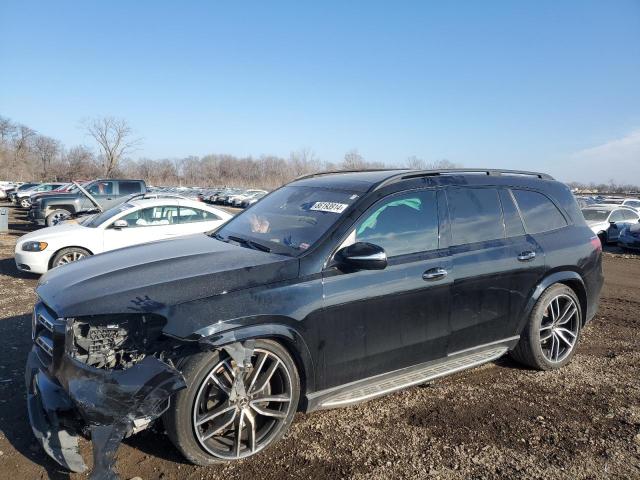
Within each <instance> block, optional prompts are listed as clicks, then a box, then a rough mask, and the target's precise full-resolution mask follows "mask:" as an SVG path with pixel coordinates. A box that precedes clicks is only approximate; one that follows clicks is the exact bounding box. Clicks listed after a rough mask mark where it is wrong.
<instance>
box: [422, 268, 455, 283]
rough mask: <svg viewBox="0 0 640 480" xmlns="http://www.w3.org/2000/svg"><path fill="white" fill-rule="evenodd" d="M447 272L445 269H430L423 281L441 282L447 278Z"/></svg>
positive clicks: (425, 273) (423, 275) (424, 274)
mask: <svg viewBox="0 0 640 480" xmlns="http://www.w3.org/2000/svg"><path fill="white" fill-rule="evenodd" d="M447 273H449V272H447V271H446V270H445V269H444V268H440V267H438V268H430V269H429V270H427V271H426V272H424V273H423V274H422V279H423V280H439V279H441V278H444V277H446V276H447Z"/></svg>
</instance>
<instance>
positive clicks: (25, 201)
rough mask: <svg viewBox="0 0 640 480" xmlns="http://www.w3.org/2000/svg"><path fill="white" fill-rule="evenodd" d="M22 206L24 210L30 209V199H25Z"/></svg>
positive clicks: (21, 201) (21, 203) (21, 202)
mask: <svg viewBox="0 0 640 480" xmlns="http://www.w3.org/2000/svg"><path fill="white" fill-rule="evenodd" d="M20 206H21V207H22V208H29V207H30V206H31V202H30V201H29V199H28V198H23V199H22V200H20Z"/></svg>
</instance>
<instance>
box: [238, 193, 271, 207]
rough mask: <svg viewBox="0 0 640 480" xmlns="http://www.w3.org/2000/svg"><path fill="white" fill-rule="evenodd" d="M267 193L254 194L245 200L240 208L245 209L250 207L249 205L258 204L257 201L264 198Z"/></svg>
mask: <svg viewBox="0 0 640 480" xmlns="http://www.w3.org/2000/svg"><path fill="white" fill-rule="evenodd" d="M268 193H269V192H261V193H256V194H253V195H251V196H250V197H247V198H245V199H244V200H243V201H242V203H241V204H240V206H241V207H242V208H247V207H250V206H251V205H253V204H255V203H258V201H259V200H260V199H261V198H262V197H264V196H265V195H267V194H268Z"/></svg>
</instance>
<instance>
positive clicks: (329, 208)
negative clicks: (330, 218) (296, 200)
mask: <svg viewBox="0 0 640 480" xmlns="http://www.w3.org/2000/svg"><path fill="white" fill-rule="evenodd" d="M348 206H349V205H348V204H346V203H335V202H316V203H314V204H313V205H312V206H311V208H310V209H309V210H315V211H317V212H331V213H342V212H344V210H345V208H347V207H348Z"/></svg>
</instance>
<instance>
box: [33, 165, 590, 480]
mask: <svg viewBox="0 0 640 480" xmlns="http://www.w3.org/2000/svg"><path fill="white" fill-rule="evenodd" d="M514 192H515V193H514ZM521 192H525V193H524V194H522V195H521V197H518V195H519V194H520V193H521ZM531 192H533V193H534V194H536V195H542V196H544V197H545V198H547V199H548V200H549V202H551V204H552V205H553V206H554V208H556V209H557V217H558V219H559V220H558V221H559V222H561V224H556V225H554V226H553V227H550V229H549V230H548V231H543V232H535V233H533V230H534V228H535V227H534V221H535V220H536V219H535V218H533V217H532V218H531V219H529V218H527V219H526V220H525V215H524V209H525V202H526V201H529V198H530V196H529V197H528V196H527V195H528V194H529V193H531ZM468 194H471V195H476V194H477V195H479V196H478V198H481V197H482V198H484V197H487V195H488V198H490V199H491V198H495V201H496V205H499V206H500V205H501V207H498V208H499V214H498V215H499V218H496V219H493V220H495V222H496V224H497V225H498V228H499V229H501V230H500V232H501V233H500V234H499V235H498V237H497V238H491V239H489V240H485V241H480V242H467V243H464V242H462V241H457V240H456V237H455V235H456V234H457V231H456V229H455V225H456V220H455V217H456V215H461V213H460V212H459V210H456V209H455V208H454V204H455V202H456V201H457V199H458V198H466V197H465V195H468ZM483 196H484V197H483ZM492 196H493V197H492ZM534 200H535V199H534ZM420 202H422V204H421V205H419V203H420ZM518 202H520V203H518ZM292 205H293V206H295V212H297V213H295V216H294V218H295V222H293V223H292V222H291V218H292V217H291V215H290V214H291V211H293V210H294V209H293V207H292ZM380 205H382V207H381V206H380ZM270 208H271V209H270ZM385 209H386V213H385ZM417 211H420V212H425V214H427V213H428V214H430V215H431V216H432V218H433V219H434V220H433V224H432V225H431V226H430V227H429V228H430V229H431V230H429V229H425V230H424V231H420V232H418V234H415V232H413V233H411V235H410V236H408V237H406V238H407V239H409V240H407V241H406V242H404V243H398V242H396V241H395V240H393V241H391V240H389V239H390V238H391V239H393V238H394V236H397V235H396V234H397V233H398V232H385V233H384V235H382V233H381V232H377V233H376V228H378V229H380V228H382V227H381V225H382V224H384V222H385V221H393V222H396V223H394V225H396V226H397V225H400V224H399V223H398V222H400V221H401V217H402V216H403V215H408V216H407V217H406V218H407V219H408V220H410V221H409V222H408V223H406V225H409V224H410V223H411V222H412V221H413V220H412V219H414V218H417V217H413V216H412V215H414V214H415V213H416V212H417ZM265 212H266V213H268V214H269V215H268V220H269V221H268V222H265V221H264V220H265V219H264V218H263V216H262V214H264V213H265ZM301 212H302V213H301ZM532 212H533V213H534V214H535V209H533V210H532ZM389 213H393V215H388V214H389ZM487 218H488V220H487V221H488V222H489V223H491V222H492V221H493V220H492V219H491V218H490V217H487ZM537 218H538V220H539V219H540V218H542V217H540V216H538V217H537ZM385 219H390V220H385ZM248 225H251V229H248V228H249V227H248ZM398 228H402V227H398ZM406 228H410V227H409V226H407V227H406ZM474 228H475V229H476V230H479V229H481V228H484V227H482V226H481V225H480V226H478V227H474ZM247 232H249V234H247ZM363 232H364V233H363ZM367 232H369V233H367ZM371 232H373V234H372V233H371ZM425 232H427V233H425ZM429 232H433V239H432V241H431V243H427V242H425V244H424V245H422V242H423V239H424V238H425V236H428V235H430V233H429ZM367 235H368V237H367ZM376 235H377V236H376ZM361 236H362V237H363V238H368V239H370V240H371V242H364V241H359V238H360V237H361ZM593 237H594V236H593V233H592V232H591V231H590V229H589V227H587V225H586V224H585V222H584V219H583V217H582V215H581V213H580V210H579V209H578V207H577V205H576V203H575V200H574V199H573V197H572V195H571V193H570V191H569V190H568V188H567V187H566V186H564V185H562V184H560V183H558V182H556V181H554V180H553V179H551V178H550V177H547V176H545V175H541V174H532V175H530V174H527V173H523V172H518V173H517V174H513V175H512V174H510V172H505V171H501V172H497V171H489V170H486V171H485V170H483V171H481V172H458V171H409V170H401V171H365V172H347V173H336V174H330V175H316V176H310V177H306V178H302V179H299V180H297V181H295V182H292V183H291V184H289V185H287V186H285V187H283V188H282V189H279V190H276V191H275V192H272V193H271V194H269V195H267V196H266V197H264V199H263V200H261V201H260V202H259V203H257V204H256V205H254V206H252V207H250V208H248V209H247V210H245V211H244V212H243V213H242V214H240V215H238V216H237V217H236V218H235V219H232V220H231V221H230V222H229V223H228V224H226V225H225V226H223V227H221V228H220V229H218V230H217V231H215V232H209V233H208V234H197V235H191V236H188V237H183V238H180V239H175V240H168V241H160V242H155V243H152V244H148V245H145V246H135V247H129V248H125V249H122V250H119V251H116V252H110V253H106V254H102V255H97V256H95V257H91V258H88V259H86V260H82V261H80V262H76V263H73V264H69V265H66V266H64V267H61V268H58V269H55V270H52V271H50V272H49V273H47V274H46V275H45V276H44V277H42V279H41V282H40V284H39V286H38V288H37V294H38V297H39V302H38V303H37V305H36V306H35V309H34V316H33V338H34V346H33V350H32V352H31V354H30V357H29V362H28V366H27V372H26V377H27V378H26V381H27V386H28V391H29V410H30V418H31V422H32V426H33V429H34V432H35V433H36V436H37V437H38V439H39V440H40V442H41V443H43V445H44V447H45V449H46V451H47V453H49V455H50V456H52V457H53V458H54V459H55V460H56V461H58V462H59V463H61V464H62V465H64V466H66V467H67V468H70V469H72V470H78V471H79V470H82V469H84V464H83V463H82V461H81V459H80V458H79V456H78V454H77V448H76V447H75V439H74V435H76V433H77V432H85V433H88V434H90V435H91V436H92V438H93V440H94V454H95V455H96V456H97V457H96V462H95V463H96V464H97V465H103V467H104V468H103V470H104V471H109V470H110V467H111V465H112V463H113V454H114V452H115V448H117V445H118V443H119V441H120V440H121V439H122V438H123V437H124V436H126V435H129V434H132V433H134V432H136V431H138V430H140V429H141V428H144V427H146V426H147V425H149V424H150V423H151V422H152V421H153V420H155V419H156V418H158V417H159V416H160V415H161V414H162V413H163V412H164V411H165V410H166V409H169V410H170V411H171V409H172V408H174V405H173V404H172V402H173V399H174V398H178V397H179V396H180V395H184V394H185V391H186V390H185V391H181V390H183V389H187V390H188V389H190V388H192V385H190V378H191V377H188V376H187V377H188V378H185V376H183V373H184V371H185V370H183V368H182V367H183V366H184V365H185V362H188V361H189V359H190V358H192V357H193V356H194V355H198V354H202V353H203V352H204V353H207V352H212V354H213V352H222V353H223V354H224V349H225V348H227V353H228V355H227V357H229V358H230V364H231V365H232V366H233V375H234V380H233V381H232V382H231V383H230V384H229V385H226V386H221V389H222V390H224V391H225V392H226V393H227V394H228V395H229V397H230V398H231V397H233V399H232V403H230V404H229V403H225V404H224V405H231V406H229V407H225V408H226V410H224V411H225V412H226V411H227V410H229V412H231V413H233V415H236V413H235V412H238V415H239V417H233V418H236V420H233V419H231V420H229V422H237V421H238V418H239V422H240V423H239V424H238V425H239V427H238V428H239V430H238V432H241V433H242V431H243V430H242V429H243V428H244V427H243V423H242V422H243V418H245V419H246V418H251V417H243V415H244V413H245V412H247V415H248V412H249V409H248V407H247V409H245V406H246V403H247V401H248V402H249V403H251V401H252V400H251V398H253V397H251V385H248V388H247V391H246V392H245V391H244V387H242V385H240V384H239V383H238V378H239V376H236V374H237V373H238V372H239V373H240V375H242V374H243V372H244V371H243V368H245V367H246V368H251V365H250V364H251V358H254V359H255V358H258V359H260V358H262V362H263V363H264V362H267V361H268V360H265V358H267V357H268V355H267V354H269V352H267V353H259V350H260V349H259V348H258V347H255V352H254V347H253V346H249V345H253V344H252V343H250V342H253V341H260V340H264V339H266V340H269V341H272V342H276V343H278V345H280V346H281V347H282V349H284V351H285V353H287V354H288V355H289V356H290V357H291V358H292V359H293V362H292V364H291V369H295V370H296V376H295V378H298V377H299V383H297V384H296V383H295V382H294V381H292V382H290V384H287V385H294V387H295V388H298V389H299V393H300V395H299V402H296V405H294V406H292V408H293V409H294V410H297V409H300V410H303V411H312V410H315V409H321V408H332V407H336V406H342V405H348V404H352V403H356V402H358V401H363V400H367V399H369V398H373V397H376V396H379V395H382V394H385V393H388V392H390V391H394V390H397V389H399V388H404V387H406V386H410V385H413V384H416V383H420V382H421V381H426V380H428V379H430V378H436V377H438V376H442V375H445V374H447V373H452V372H454V371H458V370H460V369H462V368H469V367H472V366H475V365H478V364H481V363H485V362H486V361H491V360H493V359H495V358H497V357H499V356H500V355H502V354H504V353H506V352H507V351H509V350H511V349H513V348H514V347H516V345H518V344H519V342H520V341H521V337H523V331H524V330H525V328H528V327H527V324H528V319H529V317H530V316H531V315H532V314H533V313H534V310H535V308H534V307H535V306H536V304H537V302H539V301H540V299H542V298H545V297H544V295H545V292H547V291H548V290H549V289H550V288H551V287H553V286H556V288H558V287H557V286H558V285H560V287H561V288H566V287H568V288H570V290H571V292H573V293H571V292H569V293H563V294H562V295H564V296H563V297H562V298H564V301H565V302H567V301H569V300H571V302H573V303H571V302H569V303H565V305H567V306H566V308H565V311H564V313H567V314H568V313H571V314H572V315H573V312H574V310H575V318H576V319H577V321H578V323H579V326H576V330H574V331H573V333H574V334H575V335H576V336H577V335H578V333H579V328H580V327H581V326H583V325H584V324H586V323H587V322H588V321H589V320H590V319H591V318H593V316H594V315H595V312H596V309H597V304H598V297H599V293H600V288H601V285H602V269H601V259H600V243H599V241H598V240H597V238H595V241H594V238H593ZM376 238H378V239H379V240H380V242H383V243H384V242H386V243H384V245H385V246H386V248H387V249H386V251H385V250H384V249H382V248H381V247H380V246H377V245H375V244H374V243H375V242H374V240H375V239H376ZM394 242H395V243H394ZM416 242H417V244H418V245H417V246H416ZM398 245H400V247H398ZM397 248H400V249H399V250H397V251H396V252H395V253H394V249H397ZM347 257H348V260H349V262H350V263H348V264H347V263H346V260H345V259H346V258H347ZM558 298H561V296H558ZM570 308H573V309H574V310H571V311H570ZM545 315H546V314H545ZM554 315H555V314H554ZM578 317H579V318H578ZM554 318H555V317H554ZM544 328H547V327H544ZM554 328H555V327H554ZM555 338H556V337H555V336H554V339H555ZM256 345H258V344H256ZM261 345H262V344H261ZM229 346H234V347H233V349H232V348H231V347H229ZM260 348H262V347H260ZM556 348H557V349H558V351H557V352H556V354H557V357H558V358H556V359H557V360H558V362H557V363H558V365H560V364H562V362H561V361H560V359H559V356H560V351H559V348H560V347H556ZM234 349H235V350H234ZM243 349H244V350H243ZM234 351H236V352H237V351H240V354H237V355H236V356H238V358H240V357H241V356H242V355H245V361H241V360H238V361H236V359H235V357H234V354H233V352H234ZM564 351H565V353H566V357H565V358H566V359H567V361H568V356H569V354H570V353H572V352H571V349H567V348H565V350H564ZM553 354H554V347H553V346H552V347H551V355H552V357H553ZM260 355H262V357H261V356H260ZM222 358H223V360H224V357H222ZM274 358H275V357H274ZM280 360H281V359H280ZM280 360H278V359H277V358H276V361H274V362H273V363H272V365H273V368H272V369H271V370H274V371H275V370H276V368H278V367H279V366H280V367H281V366H282V364H283V362H282V361H280ZM223 363H224V362H223ZM284 363H286V362H284ZM216 368H217V367H216ZM288 368H289V367H288ZM187 370H188V369H187ZM213 372H214V371H213V370H212V373H211V375H210V376H209V377H211V378H212V375H214V373H213ZM247 372H250V370H248V371H247ZM259 373H260V372H259V367H256V373H255V376H256V377H257V376H258V375H259ZM289 373H290V372H285V374H283V375H282V379H284V380H283V381H282V382H281V383H282V384H283V385H284V383H286V382H285V381H289V380H291V378H294V377H291V376H290V375H289ZM185 375H186V374H185ZM287 375H289V376H287ZM209 377H208V378H209ZM245 377H248V378H251V375H249V373H247V374H245ZM260 378H262V377H259V378H258V381H257V383H260ZM253 382H256V379H255V378H253V381H252V382H249V383H251V384H253ZM283 382H284V383H283ZM240 383H241V382H240ZM265 385H266V383H265ZM287 385H285V386H284V387H283V392H288V393H291V392H289V390H290V389H291V388H290V387H289V386H287ZM295 385H297V386H295ZM262 388H264V387H262ZM269 388H277V386H276V387H269ZM176 392H179V393H178V394H176ZM238 392H239V393H238ZM272 393H273V392H272ZM245 394H246V395H245ZM176 395H177V396H176ZM236 397H238V398H236ZM197 398H200V397H197ZM293 398H296V399H297V398H298V397H296V396H290V397H289V400H286V399H285V397H284V394H281V395H280V397H278V398H276V397H274V395H272V398H271V399H270V400H264V398H263V400H262V401H263V402H266V403H264V404H260V405H257V406H256V407H255V408H254V410H253V413H255V412H258V413H260V412H261V413H263V414H266V415H272V416H274V417H280V416H284V413H285V409H284V407H283V408H282V409H281V410H277V409H275V408H274V405H275V403H268V402H279V401H282V402H285V401H292V400H291V399H293ZM247 399H248V400H247ZM190 401H191V404H193V401H192V400H190ZM242 401H244V403H242ZM234 402H235V403H234ZM180 404H181V403H180V400H178V401H177V403H176V405H177V406H175V408H178V406H179V405H180ZM224 405H223V406H224ZM234 405H235V407H234ZM265 405H266V406H265ZM267 407H269V408H267ZM234 408H235V410H234ZM222 411H223V410H222V409H221V407H220V408H218V410H214V413H213V414H211V415H210V416H215V415H218V414H220V413H219V412H222ZM287 411H288V410H287ZM208 412H209V413H210V412H211V411H208ZM280 413H282V415H280ZM198 415H199V414H198V412H194V414H193V421H194V425H193V428H187V429H186V430H187V434H189V432H191V433H193V435H195V436H196V437H198V438H197V441H198V442H199V445H200V446H201V447H202V450H203V452H201V453H203V454H209V453H210V452H214V455H215V452H218V451H220V450H216V448H221V447H220V445H223V444H224V440H220V442H221V443H219V444H217V445H216V446H211V448H209V447H208V446H209V444H208V443H207V442H209V441H211V440H207V439H206V438H205V436H203V435H200V434H198V431H199V430H198V426H197V425H198V423H199V420H198V418H200V417H198ZM185 418H187V417H185ZM207 418H208V417H207ZM230 418H231V417H230ZM203 421H204V420H203ZM251 421H252V422H253V420H251ZM229 424H230V425H231V424H233V425H236V423H229ZM244 425H245V427H246V425H247V424H244ZM247 428H248V427H247ZM274 428H275V427H274ZM194 432H195V433H194ZM217 432H218V430H216V431H213V433H211V435H213V434H215V433H217ZM247 432H249V431H248V430H247ZM267 433H268V432H267ZM248 435H249V433H247V436H246V437H245V436H243V437H242V438H244V440H240V439H238V440H237V441H235V440H231V441H232V442H233V445H232V446H230V449H231V450H233V452H232V454H230V456H229V457H224V456H223V457H221V458H223V459H227V458H242V457H243V456H247V455H249V454H251V453H254V452H255V451H259V449H260V448H256V446H255V444H252V442H254V441H255V440H256V439H255V438H253V440H251V437H250V436H248ZM267 437H269V436H268V435H267V434H265V436H264V438H267ZM269 438H271V437H269ZM172 439H173V438H172ZM258 440H259V439H258ZM198 442H196V444H197V443H198ZM243 442H246V445H245V444H243ZM96 444H98V446H97V447H96ZM105 445H106V446H105ZM230 445H231V444H230ZM101 446H102V447H101ZM96 448H98V450H97V451H96ZM181 450H182V451H183V453H184V448H183V447H181ZM231 450H230V451H231ZM243 452H244V453H243ZM187 456H188V455H187ZM188 457H189V456H188ZM189 458H190V459H192V458H191V457H189ZM194 461H197V458H196V460H194ZM105 478H107V477H105Z"/></svg>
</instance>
